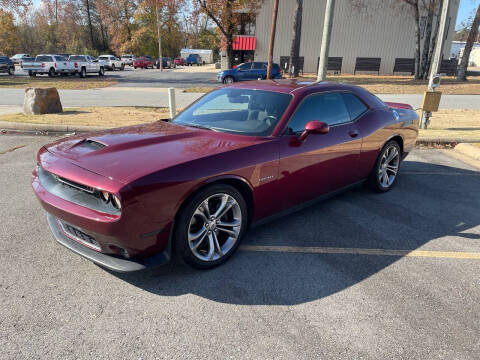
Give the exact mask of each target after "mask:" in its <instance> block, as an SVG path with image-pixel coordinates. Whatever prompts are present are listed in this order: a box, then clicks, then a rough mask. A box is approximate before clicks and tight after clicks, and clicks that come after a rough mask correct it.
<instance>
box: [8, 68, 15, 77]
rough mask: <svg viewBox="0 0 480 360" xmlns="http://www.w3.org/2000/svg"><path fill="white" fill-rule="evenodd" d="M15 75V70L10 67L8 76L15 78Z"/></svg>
mask: <svg viewBox="0 0 480 360" xmlns="http://www.w3.org/2000/svg"><path fill="white" fill-rule="evenodd" d="M14 74H15V68H13V67H9V68H8V75H10V76H13V75H14Z"/></svg>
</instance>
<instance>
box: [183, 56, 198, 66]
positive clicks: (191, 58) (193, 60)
mask: <svg viewBox="0 0 480 360" xmlns="http://www.w3.org/2000/svg"><path fill="white" fill-rule="evenodd" d="M185 62H186V64H187V65H189V66H192V65H197V66H200V65H202V57H201V56H200V55H198V54H190V55H188V56H187V58H186V59H185Z"/></svg>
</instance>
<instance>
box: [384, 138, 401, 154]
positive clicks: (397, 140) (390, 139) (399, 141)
mask: <svg viewBox="0 0 480 360" xmlns="http://www.w3.org/2000/svg"><path fill="white" fill-rule="evenodd" d="M392 140H393V141H396V142H397V143H398V146H400V153H401V154H403V145H404V141H403V137H402V135H400V134H395V135H392V136H391V137H389V138H388V139H387V141H385V143H384V144H383V146H382V149H383V148H384V147H385V145H386V144H387V143H388V142H389V141H392ZM380 150H381V149H380Z"/></svg>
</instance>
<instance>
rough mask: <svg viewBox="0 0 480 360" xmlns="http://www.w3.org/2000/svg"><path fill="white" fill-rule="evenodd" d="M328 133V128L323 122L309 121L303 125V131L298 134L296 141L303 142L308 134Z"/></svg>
mask: <svg viewBox="0 0 480 360" xmlns="http://www.w3.org/2000/svg"><path fill="white" fill-rule="evenodd" d="M329 131H330V126H328V124H327V123H324V122H323V121H316V120H311V121H309V122H308V123H307V125H305V130H303V132H302V133H301V134H300V136H299V137H298V140H300V141H305V139H306V138H307V137H308V135H310V134H327V133H328V132H329Z"/></svg>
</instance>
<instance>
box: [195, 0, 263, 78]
mask: <svg viewBox="0 0 480 360" xmlns="http://www.w3.org/2000/svg"><path fill="white" fill-rule="evenodd" d="M263 1H264V0H197V2H198V5H199V7H200V9H201V11H203V12H204V13H205V14H206V15H207V16H208V17H209V18H210V19H212V21H213V22H214V23H215V24H216V25H217V27H218V29H219V30H220V32H221V33H222V35H223V36H224V37H225V40H226V45H227V66H228V68H229V69H231V68H232V64H233V38H234V35H235V33H236V30H237V27H238V26H239V25H240V24H241V21H240V20H241V16H239V15H240V14H241V13H245V12H246V13H249V14H253V15H256V14H257V13H258V11H259V10H260V7H261V5H262V4H263Z"/></svg>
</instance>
